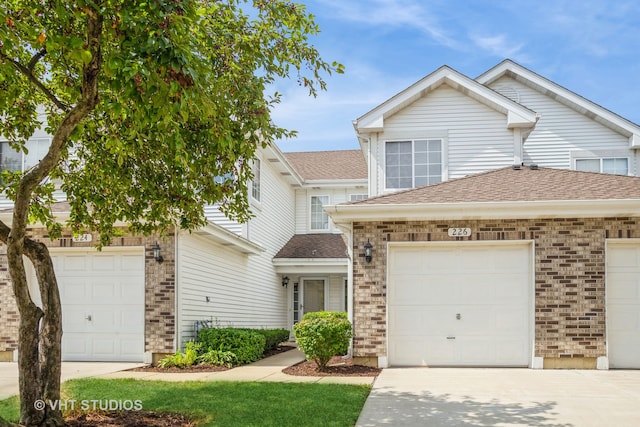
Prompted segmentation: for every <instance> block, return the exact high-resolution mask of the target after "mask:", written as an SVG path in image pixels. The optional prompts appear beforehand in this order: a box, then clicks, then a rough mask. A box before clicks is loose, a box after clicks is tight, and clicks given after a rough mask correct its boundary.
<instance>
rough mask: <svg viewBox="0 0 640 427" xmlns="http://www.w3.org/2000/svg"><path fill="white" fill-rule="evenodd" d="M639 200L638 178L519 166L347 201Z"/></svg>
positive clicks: (389, 202)
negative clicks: (518, 167) (518, 168)
mask: <svg viewBox="0 0 640 427" xmlns="http://www.w3.org/2000/svg"><path fill="white" fill-rule="evenodd" d="M607 199H640V178H639V177H631V176H622V175H612V174H603V173H593V172H579V171H572V170H565V169H551V168H538V169H535V170H534V169H532V168H530V167H527V166H523V167H522V168H521V169H520V170H514V169H513V168H512V167H508V168H503V169H497V170H493V171H489V172H484V173H480V174H477V175H470V176H467V177H464V178H458V179H453V180H450V181H445V182H441V183H439V184H434V185H429V186H426V187H420V188H416V189H412V190H406V191H401V192H398V193H393V194H389V195H385V196H379V197H372V198H369V199H365V200H361V201H357V202H351V203H350V204H354V205H382V204H385V205H388V204H421V203H465V202H467V203H470V202H509V201H514V202H515V201H525V202H526V201H552V200H607Z"/></svg>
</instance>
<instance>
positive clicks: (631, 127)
mask: <svg viewBox="0 0 640 427" xmlns="http://www.w3.org/2000/svg"><path fill="white" fill-rule="evenodd" d="M503 76H507V77H510V78H512V79H514V80H516V81H518V82H520V83H522V84H524V85H526V86H529V87H530V88H532V89H534V90H536V91H538V92H540V93H543V94H545V95H547V96H550V97H552V98H553V99H555V100H556V101H558V102H560V103H562V104H564V105H566V106H567V107H569V108H571V109H573V110H575V111H577V112H579V113H580V114H583V115H585V116H588V117H589V118H591V119H592V120H595V121H596V122H598V123H600V124H602V125H603V126H606V127H608V128H609V129H612V130H614V131H616V132H618V133H620V134H622V135H625V136H627V137H628V138H629V146H630V147H632V148H633V147H640V126H638V125H637V124H635V123H633V122H631V121H629V120H627V119H625V118H624V117H621V116H619V115H617V114H615V113H613V112H611V111H610V110H607V109H606V108H604V107H602V106H600V105H598V104H596V103H594V102H592V101H589V100H588V99H586V98H584V97H582V96H580V95H578V94H576V93H575V92H572V91H570V90H569V89H566V88H565V87H563V86H560V85H559V84H557V83H554V82H552V81H551V80H549V79H547V78H545V77H542V76H541V75H539V74H537V73H535V72H533V71H531V70H529V69H527V68H525V67H523V66H522V65H520V64H518V63H516V62H514V61H512V60H510V59H505V60H504V61H502V62H501V63H499V64H498V65H496V66H495V67H493V68H491V69H490V70H488V71H486V72H484V73H483V74H481V75H480V76H478V77H477V78H476V79H475V80H476V81H477V82H478V83H480V84H482V85H485V86H489V85H490V84H491V83H493V82H495V81H496V80H498V79H500V78H501V77H503Z"/></svg>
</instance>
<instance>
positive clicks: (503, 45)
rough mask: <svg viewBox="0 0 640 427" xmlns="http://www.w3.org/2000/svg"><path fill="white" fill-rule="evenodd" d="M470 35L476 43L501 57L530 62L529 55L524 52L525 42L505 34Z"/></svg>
mask: <svg viewBox="0 0 640 427" xmlns="http://www.w3.org/2000/svg"><path fill="white" fill-rule="evenodd" d="M470 37H471V41H472V42H473V44H474V45H476V46H478V47H479V48H481V49H483V50H485V51H487V52H488V53H489V54H491V55H494V56H498V57H501V58H511V59H514V60H516V61H518V62H522V63H527V62H529V60H528V58H527V56H526V55H525V54H523V53H522V49H523V47H524V44H523V43H518V42H514V41H512V40H510V38H509V37H508V36H507V35H505V34H499V35H495V36H478V35H471V36H470Z"/></svg>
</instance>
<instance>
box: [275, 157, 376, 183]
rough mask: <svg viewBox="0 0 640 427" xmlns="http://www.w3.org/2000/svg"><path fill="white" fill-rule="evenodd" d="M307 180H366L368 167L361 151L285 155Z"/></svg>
mask: <svg viewBox="0 0 640 427" xmlns="http://www.w3.org/2000/svg"><path fill="white" fill-rule="evenodd" d="M284 155H285V156H286V157H287V159H288V160H289V162H291V164H292V165H293V167H294V168H295V169H296V170H297V171H298V173H299V174H300V176H302V178H303V179H305V180H322V179H366V178H367V166H366V163H365V161H364V155H363V154H362V151H361V150H336V151H307V152H296V153H284Z"/></svg>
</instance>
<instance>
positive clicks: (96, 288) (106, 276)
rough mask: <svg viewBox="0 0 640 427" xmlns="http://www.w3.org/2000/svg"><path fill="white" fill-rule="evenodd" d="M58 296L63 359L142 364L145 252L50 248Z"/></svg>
mask: <svg viewBox="0 0 640 427" xmlns="http://www.w3.org/2000/svg"><path fill="white" fill-rule="evenodd" d="M52 257H53V262H54V267H55V271H56V275H57V278H58V284H59V286H60V298H61V300H62V328H63V336H62V359H63V360H67V361H122V362H125V361H127V362H141V361H142V360H143V353H144V312H145V305H144V252H143V250H142V249H141V248H135V249H134V250H128V248H127V249H125V250H121V249H119V250H117V251H115V250H111V249H107V248H105V249H103V251H102V252H98V251H95V250H92V251H75V250H59V251H56V252H52Z"/></svg>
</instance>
